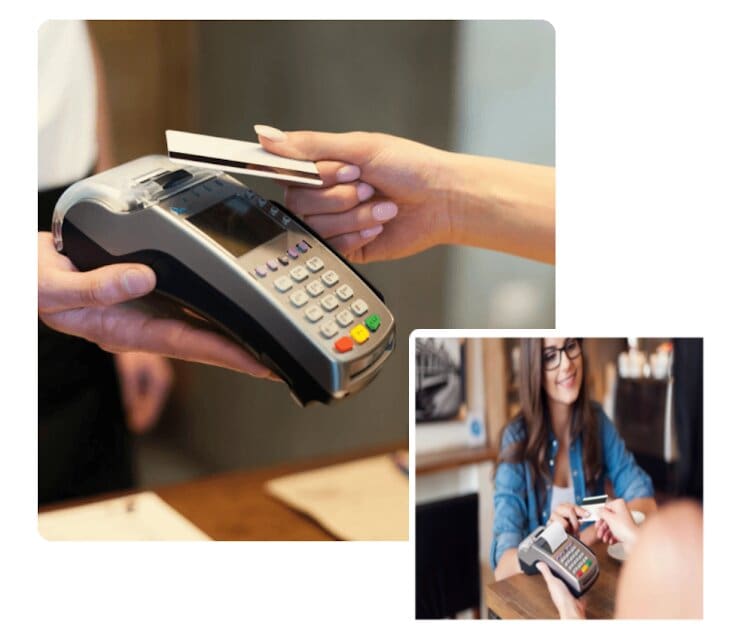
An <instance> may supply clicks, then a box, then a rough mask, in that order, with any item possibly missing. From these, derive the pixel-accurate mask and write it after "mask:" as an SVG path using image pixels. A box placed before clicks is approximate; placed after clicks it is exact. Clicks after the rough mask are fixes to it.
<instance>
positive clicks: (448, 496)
mask: <svg viewBox="0 0 753 640" xmlns="http://www.w3.org/2000/svg"><path fill="white" fill-rule="evenodd" d="M680 342H682V344H679V343H680ZM415 343H416V344H415V372H416V373H415V389H414V393H415V407H416V428H415V469H416V490H415V496H416V519H415V532H416V533H415V545H416V567H415V570H416V617H417V618H446V617H487V609H486V605H485V603H484V602H483V598H484V585H487V584H490V583H492V582H494V576H493V572H492V569H491V567H490V566H489V549H490V547H491V538H492V527H493V517H494V501H493V495H494V470H495V467H496V463H495V460H496V456H497V452H498V446H499V437H500V432H501V431H502V429H503V427H504V426H505V425H506V424H507V423H508V422H509V421H510V419H511V418H512V417H513V416H515V415H516V413H517V412H518V411H519V408H520V407H519V403H518V371H519V361H520V346H519V345H520V340H519V339H518V338H506V339H499V338H494V339H492V338H485V339H481V338H468V339H465V338H423V337H422V338H416V340H415ZM583 348H584V351H585V353H586V355H587V356H588V359H589V370H590V373H589V383H590V389H591V394H592V399H593V400H595V401H597V402H600V403H601V404H602V406H603V408H604V410H605V412H606V413H607V415H608V416H609V417H610V418H611V419H612V421H613V422H614V423H615V426H616V427H617V429H618V431H619V433H620V435H621V437H622V438H623V439H624V441H625V444H626V446H627V448H628V449H629V450H630V451H631V452H632V453H633V454H634V455H635V457H636V460H637V462H638V464H640V465H641V466H642V467H643V469H645V470H646V472H647V473H648V474H649V475H650V476H651V479H652V481H653V484H654V490H655V492H656V500H657V504H658V505H659V506H661V505H662V504H663V503H665V502H666V501H667V500H670V499H672V498H674V497H681V496H689V497H694V498H696V499H698V498H700V499H702V493H703V452H702V417H703V383H702V349H703V346H702V340H700V339H692V338H690V339H688V338H685V339H679V340H678V339H671V338H641V339H638V338H590V339H585V340H584V343H583ZM673 366H674V372H677V374H678V375H679V376H682V383H683V390H682V394H681V395H682V397H683V398H684V399H685V400H687V398H688V397H690V398H692V400H691V402H692V404H693V411H692V412H691V413H692V414H693V415H695V416H697V421H695V422H694V421H693V420H688V418H687V406H686V404H687V403H686V402H685V401H683V402H682V403H677V402H676V399H677V397H678V396H677V393H676V391H677V386H678V385H677V376H676V375H673ZM678 411H681V412H685V414H684V415H683V416H682V418H681V419H679V420H678ZM679 423H682V424H681V425H680V424H679ZM688 423H693V427H691V428H690V429H689V428H688V427H687V425H688ZM694 428H695V429H697V431H693V429H694ZM688 432H690V433H688ZM687 442H690V443H694V444H691V445H690V446H688V445H686V444H685V443H687ZM699 443H700V444H699Z"/></svg>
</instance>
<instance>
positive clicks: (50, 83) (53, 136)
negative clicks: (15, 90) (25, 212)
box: [37, 20, 97, 190]
mask: <svg viewBox="0 0 753 640" xmlns="http://www.w3.org/2000/svg"><path fill="white" fill-rule="evenodd" d="M38 83H39V84H38V94H39V112H38V134H39V138H38V152H39V159H38V169H39V175H38V179H37V186H38V188H39V189H40V190H43V189H51V188H53V187H59V186H62V185H65V184H68V183H70V182H73V181H75V180H78V179H80V178H82V177H84V176H85V175H86V174H87V173H88V172H89V171H90V170H91V169H92V167H93V166H94V163H95V162H96V158H97V129H96V122H97V84H96V83H97V80H96V72H95V68H94V59H93V57H92V51H91V45H90V42H89V33H88V31H87V28H86V24H85V23H84V22H81V21H76V20H49V21H47V22H45V23H44V24H43V25H42V26H41V27H40V28H39V76H38Z"/></svg>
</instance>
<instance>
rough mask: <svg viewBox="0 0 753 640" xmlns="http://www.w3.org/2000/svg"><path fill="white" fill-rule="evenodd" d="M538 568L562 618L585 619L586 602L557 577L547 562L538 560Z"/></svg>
mask: <svg viewBox="0 0 753 640" xmlns="http://www.w3.org/2000/svg"><path fill="white" fill-rule="evenodd" d="M536 568H537V569H538V570H539V573H540V574H541V575H542V576H544V582H546V588H547V589H549V595H550V596H551V598H552V602H553V603H554V606H555V607H557V612H558V613H559V614H560V618H561V619H563V620H572V619H576V620H579V619H580V620H582V619H585V617H586V606H585V603H584V602H582V601H581V600H578V598H575V597H574V596H573V594H572V593H570V591H569V590H568V588H567V587H566V586H565V583H564V582H562V580H560V579H559V578H558V577H556V576H555V575H554V574H553V573H552V572H551V570H550V569H549V567H548V566H547V565H546V564H544V563H543V562H537V563H536Z"/></svg>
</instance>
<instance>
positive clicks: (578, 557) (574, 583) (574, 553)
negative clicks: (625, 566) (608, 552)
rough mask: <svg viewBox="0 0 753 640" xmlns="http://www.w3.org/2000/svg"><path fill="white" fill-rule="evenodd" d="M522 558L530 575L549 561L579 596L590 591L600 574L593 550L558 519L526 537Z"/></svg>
mask: <svg viewBox="0 0 753 640" xmlns="http://www.w3.org/2000/svg"><path fill="white" fill-rule="evenodd" d="M518 561H519V562H520V568H521V569H523V571H524V572H525V573H527V574H528V575H534V574H537V573H539V570H538V569H537V568H536V563H537V562H545V563H546V564H547V565H548V566H549V568H550V569H551V571H552V573H553V574H554V575H556V576H557V577H558V578H560V579H561V580H562V581H563V582H564V583H565V584H566V585H567V588H568V589H569V590H570V593H572V594H573V595H574V596H575V597H576V598H578V597H580V596H582V595H583V594H584V593H585V592H586V591H588V590H589V589H590V588H591V587H592V586H593V584H594V582H596V578H598V576H599V563H598V561H597V560H596V556H595V555H594V553H593V551H591V549H589V548H588V547H587V546H586V545H584V544H583V543H582V542H581V541H580V540H577V539H576V538H573V537H572V536H569V535H567V533H566V532H565V529H564V527H563V526H562V525H561V524H559V523H558V522H553V523H552V524H550V525H549V526H548V527H538V528H536V530H535V531H534V532H533V533H531V534H530V535H529V536H528V537H527V538H526V539H525V540H523V542H521V543H520V544H519V545H518Z"/></svg>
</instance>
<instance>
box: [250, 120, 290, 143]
mask: <svg viewBox="0 0 753 640" xmlns="http://www.w3.org/2000/svg"><path fill="white" fill-rule="evenodd" d="M254 131H256V135H257V136H262V137H264V138H266V139H267V140H271V141H272V142H282V141H283V140H285V139H286V138H287V137H288V136H287V135H286V134H285V133H284V132H282V131H280V130H279V129H275V128H274V127H270V126H269V125H266V124H255V125H254Z"/></svg>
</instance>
